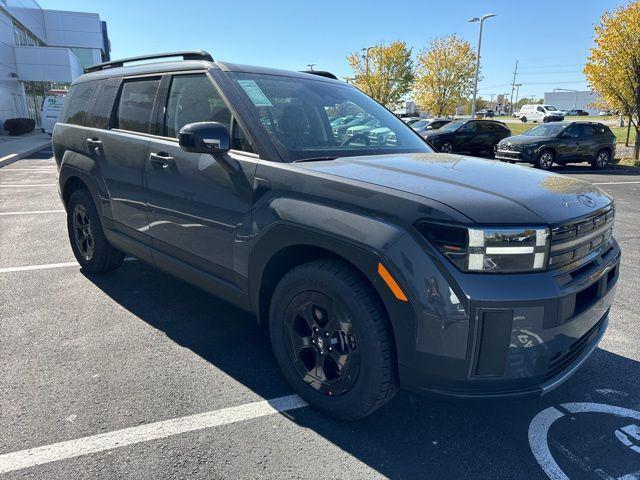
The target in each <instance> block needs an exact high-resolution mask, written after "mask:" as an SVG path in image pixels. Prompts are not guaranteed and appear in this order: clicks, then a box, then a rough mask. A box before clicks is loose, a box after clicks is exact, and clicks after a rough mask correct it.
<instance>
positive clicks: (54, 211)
mask: <svg viewBox="0 0 640 480" xmlns="http://www.w3.org/2000/svg"><path fill="white" fill-rule="evenodd" d="M65 212H66V210H31V211H26V212H0V215H40V214H44V213H65Z"/></svg>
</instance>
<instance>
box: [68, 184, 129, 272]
mask: <svg viewBox="0 0 640 480" xmlns="http://www.w3.org/2000/svg"><path fill="white" fill-rule="evenodd" d="M67 230H68V232H69V241H70V242H71V249H72V250H73V254H74V255H75V257H76V260H77V261H78V263H79V264H80V266H81V267H82V268H84V269H85V270H87V271H88V272H92V273H101V272H110V271H111V270H115V269H116V268H118V267H119V266H120V265H122V262H123V261H124V254H123V253H122V252H120V251H118V250H116V249H115V248H113V247H112V246H111V245H110V244H109V242H108V241H107V239H106V237H105V236H104V232H103V231H102V226H101V225H100V218H99V217H98V212H97V210H96V207H95V205H94V203H93V199H92V198H91V195H90V194H89V192H88V191H87V190H76V191H75V192H73V194H71V198H70V199H69V202H68V203H67Z"/></svg>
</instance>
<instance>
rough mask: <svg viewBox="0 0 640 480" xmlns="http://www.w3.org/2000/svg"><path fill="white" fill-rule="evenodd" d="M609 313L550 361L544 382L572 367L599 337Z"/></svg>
mask: <svg viewBox="0 0 640 480" xmlns="http://www.w3.org/2000/svg"><path fill="white" fill-rule="evenodd" d="M608 313H609V312H607V313H606V314H605V315H604V316H603V317H602V318H601V319H600V320H599V321H598V323H596V324H595V325H594V326H593V327H591V329H589V331H588V332H587V333H585V334H584V335H583V336H582V337H580V338H579V339H578V340H576V341H575V342H574V343H573V344H572V345H571V346H570V347H569V348H567V349H566V350H563V351H561V352H558V353H556V354H555V355H554V356H553V357H551V360H550V361H549V366H548V368H547V373H546V375H545V376H544V381H543V383H544V382H547V381H549V380H551V379H552V378H554V377H556V376H558V375H559V374H560V373H562V371H563V370H565V369H566V368H568V367H570V366H571V364H572V363H573V362H575V361H576V359H577V358H578V357H579V356H580V354H582V352H584V350H585V349H586V348H587V347H588V346H589V345H590V344H591V342H592V341H593V340H594V339H595V338H596V337H597V336H598V333H600V329H601V328H602V325H603V323H604V321H605V319H606V318H607V315H608Z"/></svg>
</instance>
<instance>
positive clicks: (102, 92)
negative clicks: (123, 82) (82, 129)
mask: <svg viewBox="0 0 640 480" xmlns="http://www.w3.org/2000/svg"><path fill="white" fill-rule="evenodd" d="M119 85H120V78H108V79H106V80H101V81H100V83H99V84H98V87H97V88H96V94H95V96H94V97H95V98H94V100H93V105H92V106H91V112H90V113H89V114H88V116H87V120H86V125H87V127H93V128H101V129H107V128H109V120H110V119H111V112H112V110H113V103H114V102H115V99H116V96H117V94H118V86H119Z"/></svg>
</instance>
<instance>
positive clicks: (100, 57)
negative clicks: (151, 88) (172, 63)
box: [0, 0, 110, 130]
mask: <svg viewBox="0 0 640 480" xmlns="http://www.w3.org/2000/svg"><path fill="white" fill-rule="evenodd" d="M109 51H110V48H109V38H108V36H107V25H106V23H105V22H103V21H101V20H100V16H99V15H98V14H97V13H83V12H66V11H59V10H45V9H43V8H41V7H40V5H39V4H38V3H37V2H36V1H35V0H0V130H2V125H3V123H4V121H5V120H6V119H8V118H14V117H30V118H33V119H34V120H35V121H36V123H37V124H38V125H40V109H41V107H42V101H43V99H44V97H45V95H46V94H47V92H48V91H49V90H52V89H60V88H67V87H68V86H69V84H70V83H71V81H72V80H73V79H75V78H76V77H77V76H79V75H81V74H82V71H83V68H84V67H87V66H89V65H92V64H95V63H100V62H102V61H105V60H108V59H109Z"/></svg>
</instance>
